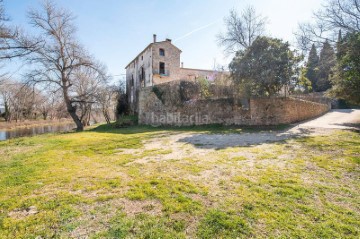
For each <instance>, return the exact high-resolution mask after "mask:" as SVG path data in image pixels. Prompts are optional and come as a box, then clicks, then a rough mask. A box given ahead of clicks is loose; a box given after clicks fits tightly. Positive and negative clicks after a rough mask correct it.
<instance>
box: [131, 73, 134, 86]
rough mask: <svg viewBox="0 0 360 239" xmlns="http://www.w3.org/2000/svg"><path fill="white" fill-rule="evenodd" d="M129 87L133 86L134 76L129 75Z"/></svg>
mask: <svg viewBox="0 0 360 239" xmlns="http://www.w3.org/2000/svg"><path fill="white" fill-rule="evenodd" d="M130 86H134V75H131V82H130Z"/></svg>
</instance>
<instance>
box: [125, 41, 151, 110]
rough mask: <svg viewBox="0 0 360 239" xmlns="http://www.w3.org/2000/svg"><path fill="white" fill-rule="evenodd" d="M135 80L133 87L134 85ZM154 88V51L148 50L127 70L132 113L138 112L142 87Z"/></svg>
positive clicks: (127, 89) (127, 86)
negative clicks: (142, 78)
mask: <svg viewBox="0 0 360 239" xmlns="http://www.w3.org/2000/svg"><path fill="white" fill-rule="evenodd" d="M141 68H143V69H144V80H143V81H141ZM132 79H133V85H132ZM148 86H152V49H151V47H149V48H146V49H145V50H144V51H143V52H142V53H141V54H139V56H137V58H136V59H135V60H134V61H133V62H132V63H131V64H130V65H129V66H128V67H127V68H126V92H128V101H129V103H130V106H131V108H132V109H131V110H132V111H135V112H136V111H137V109H136V107H135V106H137V105H138V94H139V89H140V87H148Z"/></svg>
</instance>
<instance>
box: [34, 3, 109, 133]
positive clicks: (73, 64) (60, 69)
mask: <svg viewBox="0 0 360 239" xmlns="http://www.w3.org/2000/svg"><path fill="white" fill-rule="evenodd" d="M29 19H30V23H31V24H32V26H33V27H35V28H36V29H38V30H39V31H40V32H41V36H39V37H38V38H37V39H41V47H38V48H36V49H34V50H33V51H32V54H31V55H29V56H28V57H27V60H28V61H29V62H30V63H33V64H35V65H34V68H35V70H33V71H31V72H30V73H29V74H28V75H27V77H28V79H29V80H28V82H30V83H33V84H45V85H49V86H55V87H59V88H60V89H61V91H62V95H63V100H64V103H65V105H66V109H67V111H68V113H69V114H70V116H71V118H72V119H73V120H74V122H75V124H76V126H77V130H78V131H81V130H83V129H84V124H83V122H82V118H81V116H79V115H78V114H77V113H78V109H79V102H80V99H79V96H76V95H75V94H76V93H75V92H76V89H74V88H75V83H76V81H77V80H78V79H77V77H78V75H77V72H79V71H80V69H84V68H88V69H91V70H93V71H96V72H97V74H98V75H99V77H100V76H101V77H106V76H105V73H104V72H102V68H101V67H99V64H98V63H95V62H94V60H93V59H92V58H91V56H90V55H89V54H88V53H87V52H86V51H85V50H84V48H83V47H82V46H81V45H80V44H79V43H78V42H77V40H76V38H75V32H76V30H75V26H74V23H73V21H74V16H73V15H72V14H71V13H69V11H67V10H64V9H61V8H58V7H57V6H56V5H55V4H54V2H51V1H45V2H44V3H43V5H42V10H41V11H36V10H31V11H30V12H29Z"/></svg>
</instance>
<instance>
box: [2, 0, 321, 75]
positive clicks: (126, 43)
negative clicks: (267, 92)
mask: <svg viewBox="0 0 360 239" xmlns="http://www.w3.org/2000/svg"><path fill="white" fill-rule="evenodd" d="M39 2H40V1H38V0H4V5H5V10H6V12H7V14H8V15H9V16H10V17H11V19H12V23H13V24H16V25H21V26H22V28H24V29H25V30H28V31H30V27H29V25H28V20H27V18H26V12H27V9H29V8H30V7H31V8H37V7H38V6H39ZM55 2H56V3H57V4H58V5H59V6H62V7H64V8H66V9H69V10H70V11H71V12H72V13H73V14H74V15H75V16H77V18H76V20H75V24H76V26H77V28H78V33H77V36H78V38H79V40H80V41H81V42H82V43H83V45H85V47H86V48H87V49H88V50H89V51H90V52H91V53H92V54H93V55H94V56H95V57H96V58H97V59H99V60H100V61H102V62H103V63H105V64H106V65H107V67H108V69H109V72H110V74H111V75H114V76H115V77H114V78H115V79H118V78H120V77H119V76H118V75H121V74H124V73H125V70H124V67H125V66H126V65H127V63H128V62H129V61H130V60H132V59H133V58H134V57H135V56H136V55H137V53H139V52H140V51H141V50H142V49H143V48H144V47H145V46H147V44H149V43H150V42H151V41H152V34H153V33H156V34H157V36H158V40H163V39H165V38H170V39H173V40H174V44H175V45H176V46H178V47H179V48H180V49H182V51H183V53H182V59H181V60H182V61H183V62H184V65H185V67H191V68H200V69H211V68H213V65H214V61H215V62H216V63H217V64H222V65H227V64H228V63H229V62H230V60H231V58H230V57H225V56H224V54H223V52H222V49H221V48H220V47H219V46H218V45H217V44H216V38H215V36H216V35H217V34H218V33H219V32H221V31H223V30H224V24H223V18H224V17H225V16H226V15H228V13H229V10H230V9H232V8H234V9H236V10H238V11H241V10H242V9H243V8H245V7H246V6H248V5H252V6H254V7H255V8H256V10H257V12H258V13H261V14H262V15H263V16H266V17H268V20H269V24H268V25H267V34H268V35H270V36H273V37H278V38H282V39H284V40H287V41H289V42H290V43H294V36H293V32H294V31H295V30H296V28H297V24H298V23H299V22H304V21H309V20H311V16H312V12H313V11H315V10H316V9H318V8H319V7H320V6H321V3H322V2H323V0H252V1H251V0H146V1H145V0H132V1H130V0H127V1H124V0H56V1H55ZM11 69H16V68H15V67H12V68H11ZM13 71H14V70H13ZM19 72H21V71H19ZM14 76H15V77H18V76H17V73H15V74H14Z"/></svg>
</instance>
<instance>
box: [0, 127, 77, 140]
mask: <svg viewBox="0 0 360 239" xmlns="http://www.w3.org/2000/svg"><path fill="white" fill-rule="evenodd" d="M74 128H75V125H74V124H73V123H69V124H54V125H40V126H33V127H26V128H17V129H11V130H0V141H1V140H7V139H12V138H18V137H24V136H34V135H38V134H45V133H54V132H68V131H71V130H73V129H74Z"/></svg>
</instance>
